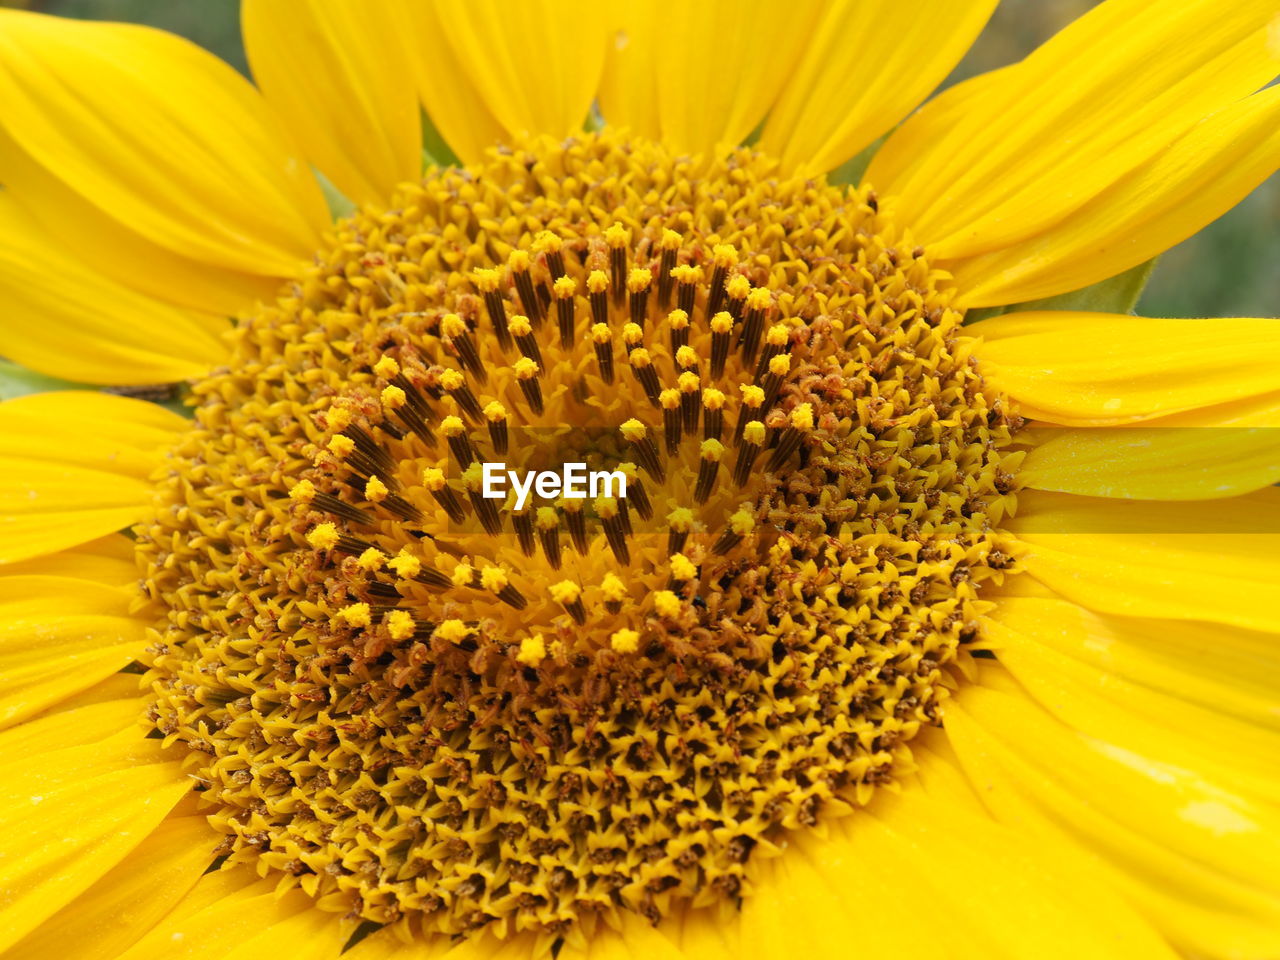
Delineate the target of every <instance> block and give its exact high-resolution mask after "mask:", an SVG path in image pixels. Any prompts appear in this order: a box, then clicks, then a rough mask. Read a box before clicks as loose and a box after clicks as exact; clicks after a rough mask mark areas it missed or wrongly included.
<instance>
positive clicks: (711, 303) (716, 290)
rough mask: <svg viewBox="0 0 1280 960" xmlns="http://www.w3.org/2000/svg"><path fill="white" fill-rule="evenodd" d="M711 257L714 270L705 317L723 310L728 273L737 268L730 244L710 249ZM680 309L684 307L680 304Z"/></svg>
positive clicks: (735, 251)
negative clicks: (713, 262) (713, 260)
mask: <svg viewBox="0 0 1280 960" xmlns="http://www.w3.org/2000/svg"><path fill="white" fill-rule="evenodd" d="M711 255H712V257H713V258H714V259H715V269H713V270H712V271H711V289H710V291H709V292H708V298H707V316H710V317H714V316H715V315H716V314H717V313H719V312H720V311H721V310H723V309H724V298H725V293H726V291H725V288H724V285H725V281H726V280H727V279H728V277H729V271H730V270H731V269H732V268H733V267H735V266H737V263H738V251H737V249H736V248H735V247H734V246H733V245H732V244H728V243H722V244H719V245H717V246H715V247H713V248H712V250H711ZM681 307H684V305H683V304H681ZM686 309H687V308H686ZM691 313H692V311H691Z"/></svg>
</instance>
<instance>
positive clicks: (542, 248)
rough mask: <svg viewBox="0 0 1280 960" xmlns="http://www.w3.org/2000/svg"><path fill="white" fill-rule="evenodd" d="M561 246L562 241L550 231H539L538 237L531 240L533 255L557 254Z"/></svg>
mask: <svg viewBox="0 0 1280 960" xmlns="http://www.w3.org/2000/svg"><path fill="white" fill-rule="evenodd" d="M563 246H564V241H563V240H561V239H560V237H559V236H557V235H556V234H554V233H552V232H551V231H550V230H542V231H539V233H538V235H537V236H536V237H534V238H533V250H534V252H535V253H558V252H559V250H560V248H561V247H563Z"/></svg>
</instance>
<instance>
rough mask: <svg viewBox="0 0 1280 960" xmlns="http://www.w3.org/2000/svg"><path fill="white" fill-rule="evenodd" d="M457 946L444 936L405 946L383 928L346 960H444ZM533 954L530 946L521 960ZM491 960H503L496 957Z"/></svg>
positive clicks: (364, 941) (530, 958)
mask: <svg viewBox="0 0 1280 960" xmlns="http://www.w3.org/2000/svg"><path fill="white" fill-rule="evenodd" d="M482 936H484V934H478V935H477V939H479V938H480V937H482ZM455 946H456V944H455V943H454V941H453V939H452V938H450V937H446V936H443V935H441V936H436V937H432V938H430V939H429V940H422V939H415V940H413V941H412V942H410V943H405V942H404V941H402V940H400V939H399V938H398V937H396V936H395V934H394V933H393V932H392V931H391V930H389V929H386V928H383V929H382V930H378V931H377V932H375V933H372V934H370V935H369V936H367V937H365V938H364V939H363V940H361V941H360V942H359V943H357V944H356V945H355V946H354V947H352V948H351V949H350V950H348V951H347V952H346V953H344V954H343V955H342V956H343V960H441V958H443V957H447V956H449V953H450V951H452V950H453V949H454V947H455ZM532 953H533V950H532V946H530V949H529V950H527V951H526V952H525V953H524V954H523V955H522V956H521V958H520V960H532ZM487 957H488V960H499V958H498V957H497V956H496V955H495V954H493V953H489V954H488V955H487ZM450 960H457V957H456V956H454V957H450Z"/></svg>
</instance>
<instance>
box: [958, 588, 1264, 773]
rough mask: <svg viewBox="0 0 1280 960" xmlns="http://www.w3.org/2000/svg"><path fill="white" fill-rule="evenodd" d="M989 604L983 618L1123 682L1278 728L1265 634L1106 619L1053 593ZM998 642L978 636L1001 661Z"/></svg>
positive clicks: (987, 634)
mask: <svg viewBox="0 0 1280 960" xmlns="http://www.w3.org/2000/svg"><path fill="white" fill-rule="evenodd" d="M1016 579H1021V580H1027V579H1028V578H1026V577H1019V578H1016ZM993 599H997V602H996V606H995V609H994V610H993V611H992V612H991V613H990V614H989V618H990V621H991V622H992V623H995V624H997V625H998V626H999V627H1000V628H1003V629H1004V630H1006V631H1010V630H1012V631H1016V632H1017V633H1019V634H1020V635H1022V636H1023V637H1025V638H1028V639H1029V640H1034V642H1036V643H1038V644H1041V645H1042V646H1043V647H1045V648H1047V649H1049V650H1052V651H1055V652H1057V653H1060V654H1062V655H1063V656H1066V657H1070V658H1072V659H1074V660H1077V661H1079V662H1080V663H1082V664H1085V665H1087V666H1089V667H1092V668H1094V669H1096V670H1098V671H1100V672H1105V673H1106V674H1108V675H1111V676H1114V677H1117V678H1120V679H1121V680H1123V681H1126V682H1128V683H1138V684H1142V685H1143V686H1144V687H1146V688H1148V689H1150V690H1155V691H1159V692H1161V693H1164V694H1167V695H1169V696H1170V697H1176V698H1178V699H1180V700H1185V701H1186V702H1188V703H1194V704H1198V705H1199V706H1201V707H1204V708H1206V709H1209V710H1214V711H1217V712H1218V713H1222V714H1227V715H1230V716H1234V717H1238V718H1239V719H1241V720H1244V721H1246V722H1248V723H1250V724H1254V725H1257V726H1263V727H1267V728H1269V729H1273V730H1280V699H1278V698H1277V693H1276V691H1277V689H1278V688H1280V685H1278V684H1277V679H1278V675H1280V647H1278V646H1277V644H1276V641H1275V638H1274V637H1273V636H1272V635H1270V634H1266V633H1254V632H1252V631H1249V630H1242V629H1240V628H1238V627H1228V626H1225V625H1223V624H1220V623H1201V622H1197V621H1194V620H1158V619H1150V618H1148V619H1144V618H1141V617H1115V616H1108V615H1105V614H1098V613H1093V612H1091V611H1089V610H1086V609H1084V608H1083V607H1081V606H1079V605H1078V604H1075V603H1071V602H1069V601H1066V600H1063V599H1061V598H1059V597H1056V596H1045V597H1008V596H1000V597H998V598H993ZM1002 638H1003V639H1005V640H1007V635H1006V634H1004V633H998V632H997V631H991V630H984V631H983V639H984V640H987V641H990V642H991V646H993V647H994V648H995V649H996V650H997V651H999V652H1000V653H1001V659H1003V658H1004V657H1003V652H1004V648H1005V647H1006V646H1007V643H1005V642H1002ZM1259 759H1265V758H1264V757H1262V756H1261V755H1260V757H1259Z"/></svg>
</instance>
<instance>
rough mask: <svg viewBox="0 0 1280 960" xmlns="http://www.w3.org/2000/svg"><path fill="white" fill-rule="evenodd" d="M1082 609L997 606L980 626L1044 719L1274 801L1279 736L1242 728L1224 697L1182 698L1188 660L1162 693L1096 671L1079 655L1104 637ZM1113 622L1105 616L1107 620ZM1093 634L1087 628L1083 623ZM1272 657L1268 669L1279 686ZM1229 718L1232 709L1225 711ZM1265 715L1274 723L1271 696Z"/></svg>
mask: <svg viewBox="0 0 1280 960" xmlns="http://www.w3.org/2000/svg"><path fill="white" fill-rule="evenodd" d="M1099 619H1100V618H1096V617H1093V616H1092V615H1091V614H1089V613H1088V611H1086V610H1083V609H1082V608H1080V607H1077V606H1075V605H1074V604H1070V603H1065V602H1062V601H1057V602H1055V601H1052V600H1041V601H1036V600H1017V599H1012V600H1005V601H1001V602H1000V603H999V604H997V607H996V610H995V611H993V612H992V613H991V615H990V617H989V619H988V621H987V623H986V624H985V625H984V628H983V632H984V635H987V636H989V637H990V638H991V639H992V641H993V643H994V644H995V645H996V646H997V648H998V650H999V660H1000V663H1002V664H1003V665H1004V666H1005V667H1006V668H1007V669H1008V670H1009V672H1010V673H1011V674H1012V675H1013V676H1014V677H1015V678H1016V679H1017V680H1018V682H1019V683H1020V684H1021V685H1022V686H1023V687H1024V688H1025V689H1026V690H1027V692H1028V693H1030V694H1031V695H1032V696H1033V697H1034V698H1035V699H1036V701H1037V702H1038V703H1039V704H1040V705H1041V706H1042V707H1043V708H1044V709H1045V710H1047V711H1048V712H1049V713H1051V714H1053V715H1054V716H1055V717H1057V718H1058V719H1059V720H1061V721H1062V722H1064V723H1066V724H1067V725H1068V726H1070V727H1072V728H1073V729H1076V730H1079V731H1080V732H1082V733H1085V734H1088V735H1089V736H1092V737H1098V738H1101V739H1105V740H1108V741H1109V742H1111V743H1113V744H1115V745H1116V746H1119V747H1123V748H1124V749H1126V750H1129V751H1132V752H1134V753H1139V754H1141V755H1143V756H1145V757H1150V758H1152V759H1155V760H1159V761H1161V762H1163V763H1171V764H1174V765H1175V766H1180V767H1185V768H1188V769H1192V770H1196V771H1198V772H1200V773H1202V774H1205V775H1206V776H1209V777H1211V778H1212V779H1214V780H1216V781H1218V782H1220V783H1222V784H1223V785H1224V786H1227V787H1229V788H1230V789H1233V790H1238V791H1240V792H1241V793H1242V794H1243V795H1245V796H1248V797H1252V798H1254V799H1266V800H1267V801H1268V802H1272V803H1275V802H1280V779H1277V778H1276V776H1275V772H1276V765H1275V758H1276V757H1280V732H1277V731H1275V730H1266V729H1262V728H1260V727H1257V726H1254V725H1251V724H1249V723H1246V722H1244V721H1242V720H1240V719H1238V718H1237V717H1235V716H1230V715H1228V713H1227V712H1226V711H1229V710H1231V707H1232V704H1231V701H1232V700H1234V696H1232V694H1231V693H1230V692H1224V693H1225V696H1223V697H1222V699H1221V701H1219V702H1217V703H1211V704H1209V705H1207V706H1205V705H1201V704H1197V703H1194V702H1192V701H1190V700H1187V699H1185V698H1184V697H1183V696H1182V690H1181V687H1182V685H1183V683H1185V684H1186V685H1187V686H1189V687H1190V688H1191V690H1192V691H1196V690H1199V691H1203V690H1204V689H1205V684H1204V683H1203V682H1202V681H1201V679H1200V678H1199V676H1198V675H1197V671H1198V667H1199V664H1198V663H1196V662H1195V661H1190V662H1187V663H1185V664H1184V665H1183V671H1182V674H1183V676H1182V677H1179V678H1177V681H1178V682H1177V683H1175V685H1174V687H1173V689H1172V691H1171V692H1163V691H1157V690H1153V689H1151V688H1150V686H1149V685H1148V684H1147V682H1146V678H1144V677H1138V678H1135V679H1134V680H1130V679H1128V678H1125V677H1122V676H1120V675H1118V674H1116V673H1113V672H1112V671H1109V670H1106V669H1104V668H1101V667H1099V666H1098V665H1097V664H1096V663H1095V662H1093V658H1092V657H1091V656H1090V655H1089V653H1088V652H1086V651H1085V649H1084V648H1085V647H1086V645H1087V644H1088V642H1089V640H1090V639H1091V638H1093V637H1098V638H1100V639H1102V638H1105V637H1106V635H1107V634H1106V631H1105V627H1102V628H1099V627H1097V626H1096V625H1093V623H1092V621H1096V620H1099ZM1113 619H1114V618H1113ZM1091 625H1093V626H1094V629H1093V631H1092V632H1090V630H1089V627H1090V626H1091ZM1278 667H1280V656H1277V657H1274V658H1273V661H1272V663H1271V675H1272V680H1273V681H1276V680H1280V669H1277V668H1278ZM1231 712H1235V711H1231ZM1269 712H1270V713H1272V714H1274V715H1276V716H1277V717H1280V694H1276V693H1275V692H1273V693H1272V696H1271V702H1270V711H1269Z"/></svg>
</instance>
